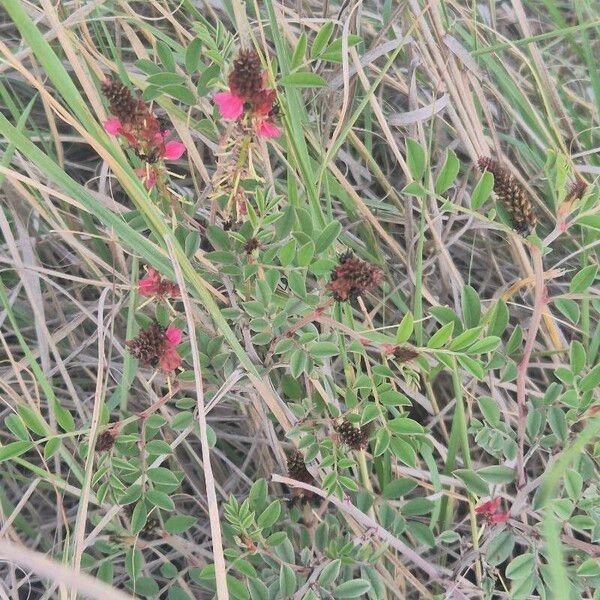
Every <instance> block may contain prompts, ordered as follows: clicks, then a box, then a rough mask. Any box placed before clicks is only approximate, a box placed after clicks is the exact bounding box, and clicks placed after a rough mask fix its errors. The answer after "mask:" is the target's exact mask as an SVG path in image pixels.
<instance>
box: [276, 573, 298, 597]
mask: <svg viewBox="0 0 600 600" xmlns="http://www.w3.org/2000/svg"><path fill="white" fill-rule="evenodd" d="M295 591H296V575H295V574H294V571H293V570H292V568H291V567H288V565H281V568H280V570H279V593H280V595H281V597H282V598H291V597H292V595H293V594H294V592H295Z"/></svg>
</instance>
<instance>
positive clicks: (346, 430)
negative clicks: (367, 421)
mask: <svg viewBox="0 0 600 600" xmlns="http://www.w3.org/2000/svg"><path fill="white" fill-rule="evenodd" d="M336 431H337V432H338V435H339V436H340V439H341V440H342V442H344V444H346V445H347V446H350V448H352V449H353V450H361V449H363V448H366V447H367V444H368V443H369V438H368V435H367V432H366V429H365V428H363V427H356V426H355V425H353V424H352V423H351V422H350V421H349V420H348V419H344V420H343V421H342V422H341V423H340V424H339V425H338V426H337V427H336Z"/></svg>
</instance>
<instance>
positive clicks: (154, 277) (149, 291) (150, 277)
mask: <svg viewBox="0 0 600 600" xmlns="http://www.w3.org/2000/svg"><path fill="white" fill-rule="evenodd" d="M161 282H162V277H161V275H160V273H159V272H158V271H157V270H156V269H154V268H152V267H150V268H149V269H148V274H147V275H146V277H144V278H143V279H140V282H139V284H138V293H139V294H140V296H154V295H156V294H158V293H159V292H160V284H161Z"/></svg>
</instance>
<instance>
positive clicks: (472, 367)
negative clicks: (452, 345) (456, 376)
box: [456, 356, 485, 379]
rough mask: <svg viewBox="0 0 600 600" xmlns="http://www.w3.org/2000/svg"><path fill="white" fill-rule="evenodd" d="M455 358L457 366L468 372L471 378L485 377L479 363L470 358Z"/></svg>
mask: <svg viewBox="0 0 600 600" xmlns="http://www.w3.org/2000/svg"><path fill="white" fill-rule="evenodd" d="M456 358H457V360H458V364H460V365H461V367H463V368H464V369H466V370H467V371H469V373H471V375H473V377H476V378H477V379H483V378H484V377H485V371H484V369H483V363H482V362H481V361H479V360H475V359H474V358H471V357H470V356H457V357H456Z"/></svg>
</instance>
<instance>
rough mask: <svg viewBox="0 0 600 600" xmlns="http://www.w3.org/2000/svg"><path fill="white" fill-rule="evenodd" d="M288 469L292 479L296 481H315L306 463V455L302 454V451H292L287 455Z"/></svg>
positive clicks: (311, 482)
mask: <svg viewBox="0 0 600 600" xmlns="http://www.w3.org/2000/svg"><path fill="white" fill-rule="evenodd" d="M287 469H288V476H289V477H290V479H295V480H296V481H301V482H302V483H310V484H313V483H314V481H315V480H314V477H313V476H312V475H311V474H310V472H309V470H308V469H307V468H306V463H305V462H304V456H303V455H302V452H299V451H298V450H294V451H292V452H291V454H289V456H288V457H287Z"/></svg>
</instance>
